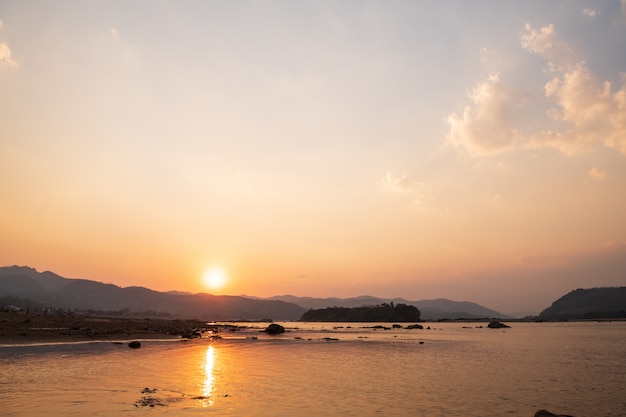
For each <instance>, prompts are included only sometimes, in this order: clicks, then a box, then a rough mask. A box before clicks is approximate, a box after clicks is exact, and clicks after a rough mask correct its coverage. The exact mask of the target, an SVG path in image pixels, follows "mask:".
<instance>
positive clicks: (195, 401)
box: [0, 322, 626, 417]
mask: <svg viewBox="0 0 626 417" xmlns="http://www.w3.org/2000/svg"><path fill="white" fill-rule="evenodd" d="M425 325H426V326H428V325H430V326H431V327H432V329H431V330H426V329H424V330H404V329H394V330H373V329H364V328H362V326H365V325H364V324H354V323H353V324H343V325H341V324H334V325H333V324H328V323H324V324H319V323H316V324H306V323H305V324H302V323H287V324H285V326H286V327H287V328H288V329H290V330H291V331H290V332H288V333H286V334H284V335H282V336H278V337H270V336H265V335H264V334H261V333H259V329H262V328H263V327H261V326H259V327H258V328H256V329H249V330H245V331H242V332H234V333H223V336H224V338H223V339H221V340H209V339H202V340H195V341H190V342H144V343H143V346H142V348H141V349H138V350H132V349H129V348H127V347H126V345H113V344H110V343H88V344H75V345H61V346H38V347H0V415H2V416H42V415H47V416H123V415H133V416H141V415H172V416H185V415H215V416H378V415H381V416H382V415H384V416H481V417H483V416H533V414H534V413H535V411H536V410H538V409H540V408H547V409H549V410H551V411H555V412H560V413H565V414H572V415H574V416H576V417H583V416H594V417H595V416H626V395H624V388H626V322H611V323H596V322H590V323H513V324H512V326H513V327H512V328H510V329H499V330H494V329H487V328H482V329H481V328H476V327H475V326H477V325H476V324H465V325H466V326H471V328H463V326H464V325H463V324H458V323H446V324H439V323H436V324H425ZM347 326H352V327H351V328H347ZM295 327H298V328H295ZM333 327H339V328H333ZM253 337H258V339H256V340H255V339H253ZM325 337H328V338H337V339H339V340H337V341H334V340H330V341H327V340H324V338H325ZM420 342H423V343H420ZM144 388H149V389H150V390H154V389H156V391H154V392H142V390H144ZM149 404H153V405H154V407H150V406H149Z"/></svg>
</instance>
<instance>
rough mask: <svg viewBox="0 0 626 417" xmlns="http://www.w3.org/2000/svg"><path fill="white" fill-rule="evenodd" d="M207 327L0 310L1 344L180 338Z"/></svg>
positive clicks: (197, 322)
mask: <svg viewBox="0 0 626 417" xmlns="http://www.w3.org/2000/svg"><path fill="white" fill-rule="evenodd" d="M205 326H206V324H205V322H204V321H201V320H165V319H152V318H143V319H135V318H120V317H100V316H89V315H80V314H74V315H69V314H68V315H57V314H32V313H22V312H0V344H30V343H47V342H79V341H90V340H131V339H169V338H171V339H177V338H178V339H179V338H190V337H194V336H197V335H198V334H199V332H201V331H202V329H204V328H205Z"/></svg>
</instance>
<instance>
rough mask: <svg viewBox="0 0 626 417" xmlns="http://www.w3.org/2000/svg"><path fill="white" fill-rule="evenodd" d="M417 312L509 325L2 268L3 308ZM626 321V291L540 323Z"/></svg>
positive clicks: (199, 314)
mask: <svg viewBox="0 0 626 417" xmlns="http://www.w3.org/2000/svg"><path fill="white" fill-rule="evenodd" d="M392 302H393V303H394V304H406V305H411V306H415V307H417V308H418V309H419V310H420V312H421V318H422V320H442V319H469V320H471V319H485V318H500V319H511V317H509V316H506V315H504V314H502V313H500V312H498V311H495V310H491V309H489V308H486V307H483V306H481V305H479V304H476V303H472V302H468V301H462V302H461V301H451V300H448V299H445V298H440V299H436V300H422V301H410V300H406V299H403V298H377V297H372V296H360V297H352V298H313V297H297V296H294V295H280V296H274V297H270V298H255V297H250V296H226V295H221V296H217V295H211V294H206V293H198V294H191V293H185V292H179V291H170V292H159V291H154V290H151V289H148V288H144V287H119V286H117V285H113V284H105V283H101V282H96V281H92V280H87V279H74V278H63V277H61V276H59V275H57V274H55V273H53V272H50V271H45V272H38V271H36V270H35V269H33V268H29V267H26V266H8V267H0V306H2V305H5V306H6V305H13V306H17V307H20V308H31V309H43V308H55V309H65V310H80V311H93V312H100V313H107V314H123V315H143V316H162V317H173V318H197V319H206V320H221V321H225V320H267V319H271V320H285V321H291V320H298V319H300V317H302V315H303V314H304V313H305V312H306V311H307V310H310V309H321V308H326V307H362V306H375V305H381V304H383V303H387V304H389V303H392ZM606 317H614V318H615V317H626V287H617V288H592V289H578V290H575V291H572V292H570V293H568V294H566V295H565V296H563V297H561V298H560V299H558V300H556V301H555V302H554V303H553V304H552V305H551V306H550V307H548V308H546V309H545V310H544V311H543V312H542V313H541V314H540V315H539V317H538V318H539V319H547V320H553V319H571V318H606Z"/></svg>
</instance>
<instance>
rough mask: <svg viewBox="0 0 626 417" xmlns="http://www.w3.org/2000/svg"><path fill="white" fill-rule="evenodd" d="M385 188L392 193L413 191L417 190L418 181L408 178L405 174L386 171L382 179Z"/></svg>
mask: <svg viewBox="0 0 626 417" xmlns="http://www.w3.org/2000/svg"><path fill="white" fill-rule="evenodd" d="M382 184H383V187H384V188H385V190H387V191H389V192H394V193H413V192H416V191H417V190H418V188H419V187H420V185H421V184H420V183H419V182H417V181H414V180H411V179H409V178H408V177H407V176H406V175H394V174H393V173H392V172H391V171H387V173H386V174H385V176H384V177H383V179H382Z"/></svg>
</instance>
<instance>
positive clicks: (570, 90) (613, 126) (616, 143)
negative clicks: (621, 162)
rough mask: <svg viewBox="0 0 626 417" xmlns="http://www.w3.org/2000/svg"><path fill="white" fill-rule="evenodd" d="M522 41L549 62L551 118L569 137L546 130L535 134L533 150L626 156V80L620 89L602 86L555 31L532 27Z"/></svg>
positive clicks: (546, 86) (526, 46) (527, 47)
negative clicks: (597, 148) (601, 149)
mask: <svg viewBox="0 0 626 417" xmlns="http://www.w3.org/2000/svg"><path fill="white" fill-rule="evenodd" d="M526 31H527V32H526V33H525V34H523V35H522V37H521V43H522V46H523V47H524V48H525V49H527V50H529V51H531V52H535V53H538V54H540V55H541V56H543V57H544V58H545V59H546V60H547V61H548V70H549V71H550V72H551V73H552V74H553V76H552V78H551V79H550V80H549V81H548V82H547V83H546V84H545V95H546V98H547V99H548V100H551V101H552V102H555V104H556V106H555V107H552V108H551V109H550V110H549V113H548V115H549V117H550V118H551V119H553V120H554V121H556V122H564V123H565V125H566V126H567V129H566V130H564V131H556V130H544V131H540V132H537V133H535V134H533V135H532V136H531V138H530V141H529V146H531V147H541V146H551V147H555V148H557V149H559V150H560V151H562V152H564V153H566V154H573V153H578V152H582V151H589V150H591V149H592V148H593V146H594V145H595V144H596V143H604V145H606V146H607V147H610V148H614V149H617V150H618V151H619V152H621V153H622V154H624V155H626V75H624V74H622V83H621V86H620V88H619V89H618V90H617V91H615V92H612V88H611V83H610V82H608V81H604V82H601V81H600V80H599V79H598V78H597V77H596V76H595V74H593V73H592V72H591V70H590V69H589V68H588V66H587V64H586V62H585V61H584V60H582V59H578V60H577V61H574V58H575V57H576V54H575V53H574V52H573V51H572V49H571V48H569V46H567V44H566V43H565V42H563V41H562V40H561V39H560V38H559V36H558V35H557V33H556V31H555V30H554V27H553V25H549V26H546V27H543V28H541V29H540V30H536V29H534V28H532V27H531V26H530V25H529V24H527V25H526Z"/></svg>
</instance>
